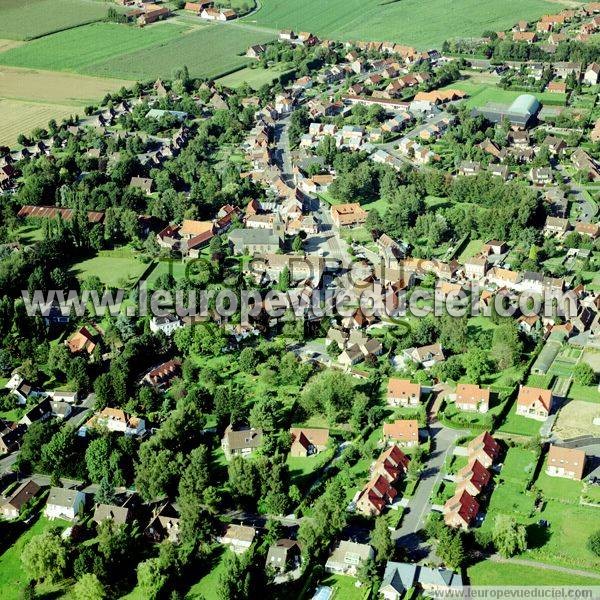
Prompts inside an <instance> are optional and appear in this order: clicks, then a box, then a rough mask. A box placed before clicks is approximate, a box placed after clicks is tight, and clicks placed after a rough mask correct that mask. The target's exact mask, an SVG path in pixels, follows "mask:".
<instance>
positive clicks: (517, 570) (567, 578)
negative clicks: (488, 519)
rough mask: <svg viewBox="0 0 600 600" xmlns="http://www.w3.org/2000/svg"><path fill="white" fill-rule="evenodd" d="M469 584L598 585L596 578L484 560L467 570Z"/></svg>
mask: <svg viewBox="0 0 600 600" xmlns="http://www.w3.org/2000/svg"><path fill="white" fill-rule="evenodd" d="M467 574H468V576H469V581H470V583H471V585H515V584H516V583H518V584H519V585H534V586H539V585H598V579H592V578H588V577H578V576H576V575H569V574H566V573H560V572H558V571H550V570H548V569H536V568H534V567H530V566H527V565H520V564H516V563H497V562H492V561H491V560H485V561H483V562H480V563H477V564H476V565H473V566H472V567H469V568H468V570H467Z"/></svg>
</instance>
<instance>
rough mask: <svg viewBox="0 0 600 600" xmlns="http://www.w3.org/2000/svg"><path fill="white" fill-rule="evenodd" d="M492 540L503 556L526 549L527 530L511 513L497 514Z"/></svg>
mask: <svg viewBox="0 0 600 600" xmlns="http://www.w3.org/2000/svg"><path fill="white" fill-rule="evenodd" d="M492 540H493V542H494V546H495V548H496V550H497V551H498V552H499V553H500V554H501V555H502V556H504V557H505V558H509V557H510V556H514V555H515V554H518V553H520V552H523V551H525V550H527V531H526V529H525V526H524V525H520V524H519V523H517V520H516V519H515V517H513V516H512V515H498V516H497V517H496V520H495V521H494V529H493V532H492Z"/></svg>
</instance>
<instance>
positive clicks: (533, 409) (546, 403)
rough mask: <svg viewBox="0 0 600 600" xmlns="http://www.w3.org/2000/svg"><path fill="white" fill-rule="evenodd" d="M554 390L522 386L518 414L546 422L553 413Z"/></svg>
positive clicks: (518, 400)
mask: <svg viewBox="0 0 600 600" xmlns="http://www.w3.org/2000/svg"><path fill="white" fill-rule="evenodd" d="M552 403H553V397H552V390H544V389H542V388H534V387H527V386H525V385H523V386H521V389H520V390H519V395H518V396H517V414H518V415H521V416H522V417H527V418H529V419H536V420H538V421H545V420H546V419H547V418H548V417H549V416H550V412H551V411H552Z"/></svg>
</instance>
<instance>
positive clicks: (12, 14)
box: [0, 0, 118, 40]
mask: <svg viewBox="0 0 600 600" xmlns="http://www.w3.org/2000/svg"><path fill="white" fill-rule="evenodd" d="M111 5H112V6H116V5H114V4H107V3H105V2H99V1H98V0H2V2H0V38H7V39H10V40H28V39H33V38H36V37H40V36H43V35H47V34H49V33H52V32H54V31H61V30H63V29H69V28H70V27H77V26H78V25H83V24H85V23H92V22H94V21H99V20H100V19H103V18H104V17H105V16H106V13H107V11H108V8H109V6H111ZM117 8H118V7H117Z"/></svg>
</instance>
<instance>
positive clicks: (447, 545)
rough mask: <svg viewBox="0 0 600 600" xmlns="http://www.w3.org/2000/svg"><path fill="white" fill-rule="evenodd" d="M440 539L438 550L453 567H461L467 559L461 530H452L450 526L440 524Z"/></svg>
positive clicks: (440, 555)
mask: <svg viewBox="0 0 600 600" xmlns="http://www.w3.org/2000/svg"><path fill="white" fill-rule="evenodd" d="M438 535H439V541H438V546H437V549H436V552H437V554H438V556H439V557H440V558H441V559H442V560H443V561H444V563H445V564H446V565H448V566H449V567H450V568H452V569H459V568H460V567H461V566H462V563H463V562H464V560H465V550H464V545H463V539H462V534H461V533H460V531H452V530H451V529H450V528H449V527H443V526H440V530H439V533H438Z"/></svg>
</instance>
